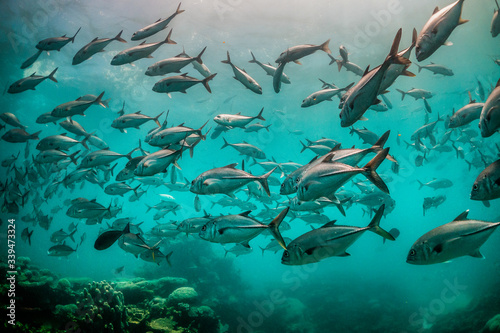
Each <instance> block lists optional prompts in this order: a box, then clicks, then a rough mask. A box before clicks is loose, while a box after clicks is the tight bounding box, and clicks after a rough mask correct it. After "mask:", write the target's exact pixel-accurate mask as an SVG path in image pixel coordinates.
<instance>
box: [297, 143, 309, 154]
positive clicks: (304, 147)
mask: <svg viewBox="0 0 500 333" xmlns="http://www.w3.org/2000/svg"><path fill="white" fill-rule="evenodd" d="M299 142H300V144H301V145H302V150H301V151H300V152H301V153H303V152H304V150H306V149H307V148H308V147H307V146H306V145H305V144H304V143H303V142H302V141H299Z"/></svg>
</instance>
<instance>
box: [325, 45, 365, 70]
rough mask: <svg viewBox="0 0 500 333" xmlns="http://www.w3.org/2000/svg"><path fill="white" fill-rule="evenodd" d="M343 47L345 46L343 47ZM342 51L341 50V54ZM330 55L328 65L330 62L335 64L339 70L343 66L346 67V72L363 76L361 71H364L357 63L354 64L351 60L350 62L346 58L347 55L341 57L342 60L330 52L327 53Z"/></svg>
mask: <svg viewBox="0 0 500 333" xmlns="http://www.w3.org/2000/svg"><path fill="white" fill-rule="evenodd" d="M340 47H341V49H342V47H343V46H342V45H341V46H340ZM344 49H345V48H344ZM342 53H343V52H341V54H342ZM328 56H329V57H330V60H331V61H330V65H332V64H335V63H336V64H337V66H338V69H339V72H340V70H341V69H342V67H344V68H345V69H346V71H348V72H352V73H354V74H356V75H358V76H363V73H364V72H365V71H364V70H363V69H362V68H361V67H359V66H358V65H356V64H355V63H353V62H350V61H349V60H348V58H347V56H346V57H345V58H344V57H342V60H339V59H335V58H334V57H333V56H332V55H331V54H329V55H328Z"/></svg>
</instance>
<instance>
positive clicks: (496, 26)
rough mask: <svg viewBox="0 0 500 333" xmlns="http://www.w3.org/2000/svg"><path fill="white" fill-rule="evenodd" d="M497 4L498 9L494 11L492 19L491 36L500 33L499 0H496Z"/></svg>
mask: <svg viewBox="0 0 500 333" xmlns="http://www.w3.org/2000/svg"><path fill="white" fill-rule="evenodd" d="M495 3H496V4H497V9H495V10H494V11H493V18H492V19H491V29H490V32H491V36H492V37H493V38H495V37H496V36H498V34H499V33H500V15H499V14H498V12H499V11H500V6H499V5H498V1H497V0H495Z"/></svg>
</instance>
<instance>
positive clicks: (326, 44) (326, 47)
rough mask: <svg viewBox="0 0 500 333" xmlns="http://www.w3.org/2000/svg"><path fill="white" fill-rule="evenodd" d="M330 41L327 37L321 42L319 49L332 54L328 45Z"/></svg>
mask: <svg viewBox="0 0 500 333" xmlns="http://www.w3.org/2000/svg"><path fill="white" fill-rule="evenodd" d="M329 43H330V39H328V40H327V41H326V42H324V43H323V44H321V45H320V46H319V48H320V50H322V51H325V52H326V53H328V54H332V51H330V48H329V47H328V44H329Z"/></svg>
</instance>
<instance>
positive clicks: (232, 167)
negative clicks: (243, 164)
mask: <svg viewBox="0 0 500 333" xmlns="http://www.w3.org/2000/svg"><path fill="white" fill-rule="evenodd" d="M237 165H238V163H232V164H228V165H226V166H223V168H230V169H236V166H237Z"/></svg>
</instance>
